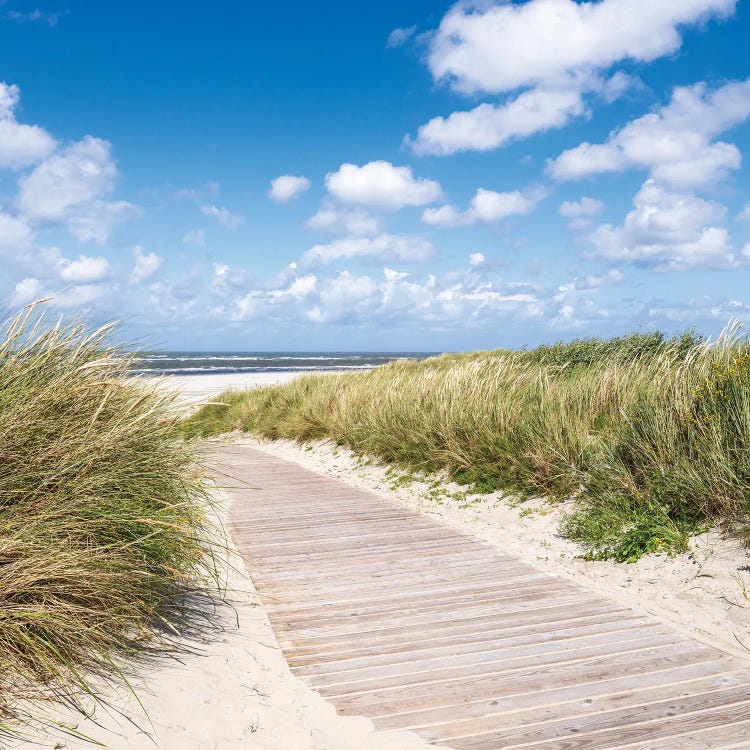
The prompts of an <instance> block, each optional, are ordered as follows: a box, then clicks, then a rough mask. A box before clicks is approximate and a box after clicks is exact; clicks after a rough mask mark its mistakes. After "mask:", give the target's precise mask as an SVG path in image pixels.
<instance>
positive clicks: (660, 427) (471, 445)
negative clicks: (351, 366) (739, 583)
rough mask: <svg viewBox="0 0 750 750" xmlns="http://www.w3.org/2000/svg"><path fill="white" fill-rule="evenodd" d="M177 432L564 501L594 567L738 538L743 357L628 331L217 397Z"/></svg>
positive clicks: (748, 470)
mask: <svg viewBox="0 0 750 750" xmlns="http://www.w3.org/2000/svg"><path fill="white" fill-rule="evenodd" d="M218 402H219V403H217V404H213V405H208V406H206V407H204V408H203V409H202V410H201V411H199V412H198V413H197V414H196V415H194V416H193V417H192V418H191V419H190V420H188V422H187V423H186V425H185V429H186V430H187V431H188V432H189V433H191V434H199V435H209V434H217V433H221V432H226V431H229V430H233V429H241V430H246V431H249V432H252V433H255V434H257V435H259V436H263V437H266V438H272V439H273V438H290V439H293V440H298V441H308V440H313V439H316V438H330V439H332V440H335V441H337V442H338V443H340V444H343V445H348V446H350V447H351V448H353V449H354V450H355V451H357V452H359V453H362V454H369V455H374V456H377V457H379V458H381V459H383V460H385V461H386V462H389V463H392V464H395V465H399V466H402V467H405V468H410V469H418V470H424V471H434V470H440V469H446V470H448V471H449V472H450V474H451V475H452V476H453V477H454V478H455V479H457V480H459V481H461V482H466V483H472V484H474V485H475V487H476V489H477V490H479V491H490V490H496V489H502V490H506V491H509V492H512V493H517V494H521V495H544V496H548V497H551V498H564V497H571V496H573V497H575V498H576V508H577V509H576V510H575V511H574V512H573V513H572V514H571V515H569V516H568V517H567V518H566V519H565V522H564V524H563V528H562V531H563V532H564V533H565V534H567V535H568V536H570V537H572V538H573V539H576V540H578V541H580V542H582V543H584V544H585V545H586V546H587V547H588V549H589V554H590V555H592V556H600V557H614V558H616V559H619V560H632V559H636V558H637V557H638V556H640V555H641V554H644V553H646V552H654V551H660V550H680V549H684V548H685V546H686V543H687V539H688V538H689V535H690V534H692V533H695V532H697V531H698V530H700V529H701V528H704V527H705V526H706V525H709V524H713V523H721V524H724V525H726V526H727V527H730V528H733V529H735V530H740V531H741V530H743V529H747V528H748V515H749V514H750V346H748V343H747V341H746V339H744V338H742V337H739V336H737V335H736V333H729V334H727V335H725V336H723V337H722V338H721V339H720V340H719V341H718V342H716V343H713V344H710V345H709V344H708V343H706V342H704V341H703V340H702V339H700V338H699V337H697V336H696V335H695V334H693V333H691V332H688V333H686V334H684V335H682V336H680V337H676V338H673V339H670V340H667V339H665V338H664V337H663V336H662V335H661V334H659V333H654V334H637V335H634V336H627V337H622V338H618V339H611V340H608V341H601V340H595V339H589V340H580V341H575V342H573V343H571V344H558V345H555V346H545V347H539V348H538V349H534V350H530V351H521V352H511V351H505V350H497V351H486V352H475V353H472V354H464V355H444V356H441V357H434V358H431V359H427V360H423V361H419V362H409V361H399V362H394V363H391V364H389V365H386V366H384V367H380V368H377V369H375V370H372V371H370V372H366V373H357V374H353V375H352V374H346V375H341V376H309V377H304V378H301V379H299V380H296V381H293V382H292V383H290V384H287V385H283V386H276V387H272V388H263V389H260V390H255V391H248V392H244V393H242V392H235V393H231V392H230V393H227V394H223V395H222V396H221V397H220V398H219V399H218Z"/></svg>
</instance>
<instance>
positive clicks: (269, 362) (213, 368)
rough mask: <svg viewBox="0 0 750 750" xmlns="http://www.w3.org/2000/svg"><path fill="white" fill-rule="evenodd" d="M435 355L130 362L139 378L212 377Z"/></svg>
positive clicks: (183, 355)
mask: <svg viewBox="0 0 750 750" xmlns="http://www.w3.org/2000/svg"><path fill="white" fill-rule="evenodd" d="M436 353H437V352H147V353H143V354H140V355H138V356H137V357H136V358H135V361H134V362H133V372H134V373H137V374H142V375H216V374H235V373H253V372H298V371H305V370H342V371H345V370H369V369H372V368H373V367H377V366H378V365H382V364H385V363H386V362H391V361H393V360H394V359H424V358H426V357H430V356H433V354H436Z"/></svg>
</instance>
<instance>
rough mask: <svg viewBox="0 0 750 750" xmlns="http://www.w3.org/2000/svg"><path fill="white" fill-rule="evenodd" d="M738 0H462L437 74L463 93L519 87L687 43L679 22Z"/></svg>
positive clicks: (433, 59)
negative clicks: (517, 0) (515, 0)
mask: <svg viewBox="0 0 750 750" xmlns="http://www.w3.org/2000/svg"><path fill="white" fill-rule="evenodd" d="M736 5H737V0H659V2H653V0H600V1H599V2H595V3H594V2H587V3H578V2H575V1H574V0H530V1H529V2H525V3H507V2H498V3H474V2H459V3H457V4H456V5H454V6H453V8H451V10H449V11H448V13H447V14H446V15H445V17H444V18H443V20H442V21H441V23H440V27H439V28H438V30H437V33H436V34H435V36H434V38H433V40H432V44H431V47H430V51H429V55H428V59H427V62H428V65H429V68H430V71H431V72H432V75H433V77H434V78H435V80H438V81H448V82H449V83H450V85H451V86H453V88H455V89H457V90H458V91H461V92H463V93H468V94H474V93H478V92H494V93H499V92H503V91H512V90H514V89H517V88H520V87H528V86H536V85H538V84H539V83H542V82H549V81H560V80H565V79H574V78H576V77H581V76H585V75H586V74H588V73H589V72H590V71H591V70H592V69H597V68H598V69H604V68H608V67H610V66H611V65H613V64H614V63H616V62H619V61H621V60H636V61H640V62H649V61H652V60H655V59H657V58H659V57H662V56H664V55H668V54H670V53H672V52H674V51H675V50H677V49H679V47H680V44H681V38H680V34H679V28H680V27H681V26H683V25H686V24H693V23H696V22H698V21H701V20H703V19H706V18H709V17H711V16H718V17H721V16H727V15H729V14H731V13H733V12H734V10H735V7H736Z"/></svg>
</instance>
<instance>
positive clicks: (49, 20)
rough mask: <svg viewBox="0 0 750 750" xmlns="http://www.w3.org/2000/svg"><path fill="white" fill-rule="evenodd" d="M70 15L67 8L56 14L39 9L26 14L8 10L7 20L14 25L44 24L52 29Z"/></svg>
mask: <svg viewBox="0 0 750 750" xmlns="http://www.w3.org/2000/svg"><path fill="white" fill-rule="evenodd" d="M68 13H70V11H69V10H67V8H66V9H65V10H60V11H57V12H56V13H48V12H47V11H45V10H42V9H41V8H35V9H34V10H31V11H29V12H28V13H23V12H22V11H19V10H9V11H8V15H7V18H9V19H10V20H11V21H15V22H16V23H46V24H47V26H49V27H50V28H53V27H55V26H57V22H58V21H59V20H60V19H61V18H63V17H64V16H67V15H68Z"/></svg>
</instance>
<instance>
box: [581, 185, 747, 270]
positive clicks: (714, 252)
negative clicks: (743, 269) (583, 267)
mask: <svg viewBox="0 0 750 750" xmlns="http://www.w3.org/2000/svg"><path fill="white" fill-rule="evenodd" d="M633 205H634V208H633V210H632V211H631V212H630V213H629V214H628V215H627V216H626V217H625V222H624V223H623V225H622V226H612V225H611V224H604V225H602V226H600V227H598V228H597V229H596V230H595V231H594V232H593V233H592V234H591V235H590V238H589V239H590V240H591V242H592V244H593V246H594V248H595V249H594V250H593V251H592V252H591V253H589V254H588V255H589V256H590V257H598V258H606V259H609V260H614V261H620V262H630V263H635V264H637V265H641V266H645V267H648V268H653V269H654V270H656V271H682V270H686V269H690V268H701V267H703V268H736V267H739V266H743V265H747V264H750V250H749V249H748V248H747V247H746V248H745V249H744V250H743V251H740V252H738V251H736V250H735V249H734V247H733V246H732V242H731V240H730V237H729V233H728V232H727V230H726V229H725V228H724V227H722V226H719V224H720V223H721V222H722V221H723V220H724V218H725V216H726V209H725V208H724V206H722V205H720V204H719V203H716V202H714V201H708V200H704V199H702V198H699V197H697V196H695V195H692V194H685V193H674V192H671V191H669V190H667V189H666V188H665V187H663V186H662V185H659V184H658V183H657V182H655V181H654V180H647V181H646V182H645V183H644V185H643V186H642V187H641V189H640V190H639V191H638V193H637V195H636V196H635V198H634V199H633Z"/></svg>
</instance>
